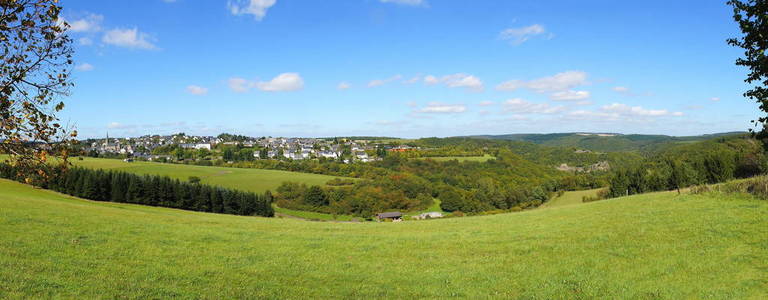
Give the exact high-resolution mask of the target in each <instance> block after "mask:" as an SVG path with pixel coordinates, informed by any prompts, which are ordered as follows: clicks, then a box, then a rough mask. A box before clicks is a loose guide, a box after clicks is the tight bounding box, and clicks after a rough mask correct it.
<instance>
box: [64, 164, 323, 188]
mask: <svg viewBox="0 0 768 300" xmlns="http://www.w3.org/2000/svg"><path fill="white" fill-rule="evenodd" d="M71 161H72V164H74V165H75V166H80V167H85V168H91V169H105V170H119V171H125V172H130V173H135V174H151V175H161V176H169V177H171V178H175V179H180V180H187V179H189V177H190V176H197V177H199V178H200V179H201V182H202V183H205V184H210V185H217V186H222V187H226V188H233V189H238V190H243V191H250V192H257V193H263V192H265V191H267V190H271V191H272V192H274V191H275V189H276V188H277V187H278V186H280V184H281V183H283V182H286V181H292V182H299V183H306V184H307V185H325V183H326V182H328V181H329V180H331V179H334V178H338V177H337V176H328V175H320V174H311V173H300V172H289V171H278V170H264V169H242V168H226V167H206V166H193V165H181V164H167V163H155V162H141V161H136V162H124V161H122V160H118V159H105V158H91V157H85V158H83V160H78V159H77V158H74V159H71Z"/></svg>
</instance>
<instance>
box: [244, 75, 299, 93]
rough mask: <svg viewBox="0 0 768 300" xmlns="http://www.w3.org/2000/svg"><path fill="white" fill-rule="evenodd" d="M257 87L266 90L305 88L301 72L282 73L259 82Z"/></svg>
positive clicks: (277, 90)
mask: <svg viewBox="0 0 768 300" xmlns="http://www.w3.org/2000/svg"><path fill="white" fill-rule="evenodd" d="M256 88H258V89H260V90H262V91H265V92H288V91H298V90H300V89H302V88H304V79H302V78H301V75H299V73H282V74H280V75H277V77H275V78H272V80H270V81H261V82H257V83H256Z"/></svg>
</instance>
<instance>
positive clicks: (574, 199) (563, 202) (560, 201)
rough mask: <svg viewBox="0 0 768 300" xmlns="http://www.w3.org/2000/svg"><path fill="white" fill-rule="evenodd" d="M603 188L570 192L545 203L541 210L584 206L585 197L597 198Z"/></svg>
mask: <svg viewBox="0 0 768 300" xmlns="http://www.w3.org/2000/svg"><path fill="white" fill-rule="evenodd" d="M602 189H603V188H599V189H591V190H583V191H570V192H565V193H564V194H563V195H562V196H556V197H553V198H552V199H550V200H549V201H547V202H544V204H542V205H541V206H540V207H541V208H547V207H561V206H569V205H575V204H582V203H584V202H583V201H582V200H583V199H584V196H586V197H596V196H597V192H598V191H600V190H602Z"/></svg>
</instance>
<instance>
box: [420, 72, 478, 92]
mask: <svg viewBox="0 0 768 300" xmlns="http://www.w3.org/2000/svg"><path fill="white" fill-rule="evenodd" d="M424 83H426V84H429V85H434V84H439V83H443V84H445V85H446V86H447V87H451V88H465V89H467V90H470V91H474V92H482V91H483V89H485V87H484V86H483V82H482V81H481V80H480V79H479V78H477V77H475V76H472V75H469V74H464V73H456V74H451V75H445V76H443V77H440V78H437V77H435V76H432V75H427V76H425V77H424Z"/></svg>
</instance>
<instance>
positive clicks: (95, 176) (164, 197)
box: [0, 163, 274, 217]
mask: <svg viewBox="0 0 768 300" xmlns="http://www.w3.org/2000/svg"><path fill="white" fill-rule="evenodd" d="M51 170H55V169H54V168H51ZM51 170H49V172H48V175H47V178H38V179H37V180H33V181H31V182H29V181H28V183H32V184H35V185H37V186H39V187H42V188H46V189H51V190H54V191H57V192H61V193H64V194H68V195H72V196H76V197H80V198H85V199H90V200H96V201H109V202H119V203H133V204H142V205H150V206H162V207H170V208H179V209H185V210H194V211H202V212H213V213H223V214H232V215H243V216H253V215H258V216H265V217H272V216H274V210H273V209H272V205H271V203H272V195H271V194H270V193H269V192H266V193H265V194H263V195H257V194H255V193H251V192H241V191H236V190H231V189H225V188H220V187H214V186H209V185H202V184H199V183H188V182H181V181H179V180H174V179H171V178H170V177H165V176H150V175H144V176H140V175H135V174H131V173H126V172H117V171H104V170H91V169H84V168H70V169H59V171H54V172H50V171H51ZM18 174H19V172H18V170H17V169H16V168H15V167H13V166H11V165H9V164H5V163H0V178H6V179H11V180H17V181H24V180H23V178H20V177H19V176H18Z"/></svg>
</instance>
